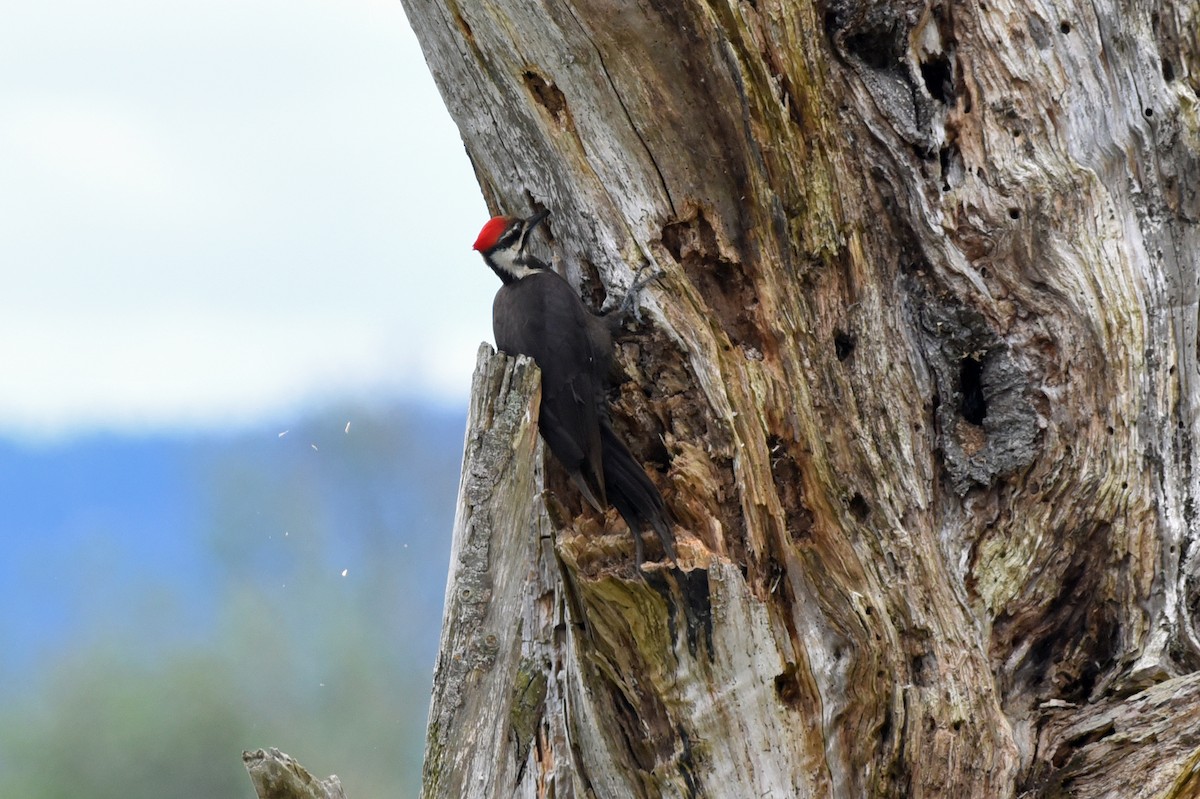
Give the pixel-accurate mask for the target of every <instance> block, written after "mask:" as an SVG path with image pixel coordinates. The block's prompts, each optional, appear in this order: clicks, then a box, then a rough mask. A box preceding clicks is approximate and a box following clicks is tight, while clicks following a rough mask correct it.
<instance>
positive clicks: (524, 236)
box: [518, 209, 550, 252]
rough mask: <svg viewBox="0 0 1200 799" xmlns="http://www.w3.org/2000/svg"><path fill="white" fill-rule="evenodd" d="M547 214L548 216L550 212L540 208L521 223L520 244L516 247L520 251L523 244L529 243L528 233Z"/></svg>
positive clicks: (522, 248)
mask: <svg viewBox="0 0 1200 799" xmlns="http://www.w3.org/2000/svg"><path fill="white" fill-rule="evenodd" d="M548 216H550V212H549V211H547V210H545V209H542V210H541V211H538V212H537V213H536V214H534V215H533V216H531V217H529V218H528V219H526V220H525V221H524V222H523V223H522V225H521V227H522V228H523V230H522V231H521V246H520V247H519V248H518V249H519V250H521V251H522V252H523V251H524V250H525V245H526V244H528V243H529V234H530V233H532V232H533V229H534V228H535V227H537V226H538V225H540V224H542V220H543V219H545V218H546V217H548Z"/></svg>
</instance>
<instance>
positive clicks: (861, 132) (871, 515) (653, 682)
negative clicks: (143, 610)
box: [404, 0, 1200, 797]
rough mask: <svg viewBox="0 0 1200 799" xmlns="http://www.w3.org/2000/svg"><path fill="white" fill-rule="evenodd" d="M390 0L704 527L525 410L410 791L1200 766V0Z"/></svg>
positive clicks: (480, 163)
mask: <svg viewBox="0 0 1200 799" xmlns="http://www.w3.org/2000/svg"><path fill="white" fill-rule="evenodd" d="M404 2H405V6H406V9H407V12H408V15H409V18H410V20H411V22H412V24H413V27H414V29H415V30H416V32H417V35H418V38H419V39H420V40H421V42H422V46H423V47H424V49H425V53H426V58H427V60H428V62H429V65H430V68H431V70H432V71H433V74H434V77H435V79H436V80H437V82H438V85H439V87H440V89H441V91H442V94H443V97H444V98H445V99H446V102H447V105H448V107H449V108H450V111H451V114H452V115H453V116H454V118H455V120H456V121H457V123H458V125H459V128H460V131H461V132H462V135H463V139H464V142H465V143H466V147H467V151H468V154H469V155H470V157H471V159H472V161H473V163H474V165H475V169H476V173H477V175H478V177H479V180H480V184H481V186H482V187H483V191H484V194H485V196H486V197H487V199H488V202H489V204H490V206H491V207H492V208H493V209H495V210H496V211H498V212H500V211H503V212H508V213H527V212H528V211H530V210H531V209H534V208H543V207H545V208H549V209H551V211H552V212H553V216H552V217H551V218H550V220H549V230H550V232H551V235H550V237H549V241H548V243H547V245H548V247H549V250H550V253H551V254H552V255H553V258H554V260H555V261H556V263H557V264H558V266H559V267H560V268H561V269H562V271H563V273H564V274H565V275H566V276H567V277H568V278H569V279H570V280H571V281H572V282H573V283H575V284H576V285H577V286H579V288H580V290H581V293H582V295H583V296H584V297H585V298H587V299H588V300H589V301H591V302H593V303H595V304H596V305H599V304H601V303H602V302H604V301H605V298H606V297H607V296H609V295H620V294H621V293H623V287H624V286H627V285H628V284H629V282H630V280H631V277H632V274H633V272H634V271H635V270H636V269H637V268H638V267H639V266H640V265H641V264H643V263H645V262H652V263H653V264H654V265H655V266H657V267H658V268H659V269H661V270H663V272H664V273H665V276H664V278H663V279H662V281H661V282H660V284H659V285H657V286H652V287H651V288H649V289H648V290H647V292H646V296H645V297H644V309H643V310H644V314H645V316H644V320H645V321H644V323H643V324H641V325H638V326H636V328H635V329H634V330H632V331H629V333H628V335H626V336H625V337H623V338H622V339H621V340H620V341H619V342H618V360H619V361H620V363H621V365H622V368H623V370H624V371H625V373H626V375H627V376H628V378H629V380H628V381H627V382H625V383H623V384H622V385H621V386H619V387H618V388H617V389H616V390H615V391H614V397H613V399H614V413H615V417H616V423H617V425H618V428H619V429H620V430H621V431H622V433H623V434H626V435H628V437H629V440H630V442H631V447H632V449H633V450H634V452H635V453H636V454H637V455H638V456H639V458H640V459H641V460H642V462H643V463H645V464H646V465H647V466H648V467H649V469H650V472H651V475H652V477H654V479H655V480H656V482H658V484H659V485H660V487H661V488H662V489H663V493H664V496H665V498H666V500H667V503H668V505H669V506H670V507H671V509H672V511H673V513H674V514H675V516H676V518H677V519H678V520H679V523H680V525H679V528H678V531H677V533H678V536H679V550H680V565H681V569H680V570H677V571H676V570H670V569H666V568H665V567H657V568H656V567H651V568H650V571H649V572H648V574H647V575H646V579H645V580H643V579H640V578H639V576H638V575H636V574H634V572H633V569H632V567H631V564H632V556H631V552H630V549H631V544H630V542H629V541H628V537H627V535H626V534H625V531H624V528H623V526H622V525H621V523H620V521H619V520H618V519H617V518H616V516H615V514H613V513H609V514H608V516H607V517H605V518H600V517H599V516H598V515H597V514H595V513H594V512H592V511H590V510H589V509H587V508H584V507H582V506H581V505H580V503H579V501H578V498H577V497H575V496H574V495H573V494H572V492H571V491H570V490H569V488H567V484H566V482H565V480H564V478H563V476H562V475H561V474H559V473H558V471H557V469H556V468H555V467H554V466H553V464H549V465H548V466H547V468H546V473H545V479H544V481H543V479H542V476H541V473H540V472H538V471H537V469H538V468H540V460H537V459H536V458H535V457H534V455H533V453H534V449H533V447H534V444H533V443H531V441H532V439H531V438H530V436H531V434H530V433H529V431H530V430H531V429H533V428H532V427H530V426H529V424H528V423H526V425H525V427H523V428H521V431H522V432H521V434H520V435H519V436H517V439H516V440H518V441H519V442H520V443H519V445H518V446H517V448H516V449H517V452H515V453H513V454H512V461H511V466H510V467H508V468H509V469H511V470H513V473H512V479H513V480H515V481H517V482H516V483H514V490H513V491H512V492H511V493H509V494H507V495H505V498H504V499H503V501H501V500H499V499H496V498H492V499H488V498H486V497H473V495H471V494H470V492H469V490H467V493H465V494H464V496H463V498H462V499H461V500H460V518H459V523H458V524H457V525H456V528H457V529H456V539H455V540H456V545H455V546H456V552H459V551H460V549H459V547H460V544H459V542H460V540H463V541H465V540H466V539H465V538H464V536H468V533H469V532H470V531H468V530H465V529H464V528H463V519H464V515H463V514H475V515H480V514H483V515H491V516H493V517H494V518H496V519H499V518H501V516H497V514H506V515H507V516H506V518H508V519H509V520H510V521H506V522H504V523H501V524H497V523H493V528H492V533H491V535H492V538H491V543H490V547H491V551H492V553H493V555H492V556H491V560H489V561H487V562H486V564H485V565H483V566H482V567H481V568H482V572H481V576H480V579H485V578H486V579H487V580H490V581H493V583H494V584H496V585H500V584H503V585H505V586H508V589H507V590H508V593H505V594H504V597H505V598H504V599H503V603H504V604H501V605H494V604H488V603H489V602H490V603H496V602H500V601H501V599H500V594H499V593H493V594H491V595H490V597H489V599H488V600H487V602H484V606H483V607H481V608H479V609H478V613H480V614H482V616H483V617H485V618H486V619H487V620H488V622H487V624H491V623H492V622H495V623H496V625H497V626H495V627H488V626H487V624H485V625H484V626H482V627H481V628H480V631H482V630H483V629H485V628H486V629H488V630H489V632H488V633H487V634H489V635H495V636H497V640H498V641H501V642H502V644H501V646H500V649H499V650H498V653H503V657H501V655H500V654H497V656H496V658H495V660H494V661H489V662H487V663H482V664H477V666H476V667H474V668H475V669H476V671H474V672H470V673H471V675H472V676H471V679H472V680H474V681H475V682H473V683H471V682H469V681H468V682H463V683H461V685H460V688H459V689H455V690H456V691H457V692H458V694H457V695H458V696H459V697H460V698H459V699H455V700H454V701H456V702H463V703H465V702H467V701H468V699H469V700H470V701H473V702H475V703H476V704H477V705H479V706H480V707H481V708H482V707H483V706H484V705H487V704H489V703H491V704H493V705H495V704H497V703H501V704H504V703H506V705H505V706H506V707H509V708H510V710H506V711H504V712H505V713H507V714H508V715H507V716H506V717H505V718H507V721H505V720H504V718H501V716H503V715H504V714H503V713H501V714H500V715H496V713H495V712H492V714H491V715H486V714H485V715H483V716H480V715H477V714H473V713H471V712H466V711H464V710H463V708H465V707H466V705H465V704H462V705H459V709H458V710H457V711H455V712H454V713H452V714H451V716H449V717H446V718H445V719H442V717H441V716H439V714H440V713H443V712H444V707H445V701H444V696H443V694H444V693H445V689H444V687H443V681H444V679H445V678H448V676H449V675H448V674H446V673H443V672H441V671H439V682H438V686H437V688H436V689H435V706H434V710H433V715H432V716H431V720H432V721H434V722H436V723H431V737H430V742H431V743H430V756H429V757H430V758H432V759H427V773H426V786H425V794H424V795H425V796H427V797H442V796H446V797H449V796H454V797H458V796H551V795H552V796H556V797H564V796H588V795H594V796H601V797H607V796H614V797H616V796H620V797H625V796H635V797H639V796H645V797H657V796H671V797H673V796H680V797H685V796H687V797H692V796H697V797H698V796H713V797H716V796H729V797H747V796H769V795H775V796H781V797H782V796H822V797H823V796H835V797H859V796H896V797H923V796H924V797H942V796H948V795H953V796H960V797H1005V796H1008V797H1014V796H1029V797H1043V796H1044V797H1051V796H1078V797H1101V796H1113V797H1117V796H1120V797H1142V796H1146V797H1149V796H1161V795H1169V796H1191V795H1197V790H1200V789H1198V787H1197V779H1196V777H1195V776H1194V773H1195V769H1196V766H1197V763H1198V762H1200V740H1197V739H1195V736H1194V735H1193V734H1192V732H1191V730H1193V729H1195V718H1194V714H1195V707H1196V702H1195V699H1194V697H1195V695H1196V690H1195V683H1194V673H1195V672H1197V670H1198V669H1200V626H1198V624H1197V613H1198V612H1200V559H1198V558H1200V548H1198V547H1197V546H1196V545H1195V544H1196V538H1197V519H1196V507H1195V502H1196V493H1197V477H1196V466H1197V462H1196V461H1197V453H1196V451H1195V446H1194V441H1195V437H1196V434H1197V432H1198V429H1197V414H1196V408H1197V402H1198V397H1200V393H1198V386H1197V336H1198V335H1200V330H1198V327H1197V312H1198V309H1200V303H1198V299H1200V292H1198V286H1200V283H1198V279H1200V103H1198V102H1197V97H1196V94H1197V90H1198V89H1200V34H1197V31H1198V30H1200V6H1198V5H1197V2H1196V0H1163V1H1162V2H1157V3H1155V2H1148V1H1146V0H1123V1H1118V2H1109V3H1107V4H1104V3H1099V4H1097V3H1095V2H1093V3H1080V2H1077V1H1076V0H1054V2H1053V3H1049V4H1048V3H1045V2H1042V3H1040V4H1033V3H1026V4H1021V2H1020V0H1000V2H991V0H989V2H986V3H984V2H974V3H968V4H966V5H964V4H944V3H938V2H929V3H926V2H916V1H915V0H893V2H886V3H885V2H879V1H878V0H874V1H873V0H822V2H817V3H807V2H805V3H799V4H796V3H784V2H779V0H742V2H727V1H726V0H720V1H718V2H713V1H712V0H708V1H707V2H701V1H700V0H684V1H683V2H677V3H666V2H656V1H655V0H640V1H639V2H631V1H630V2H617V3H614V2H611V0H605V2H597V0H564V2H554V3H547V4H545V5H542V4H540V3H530V2H526V0H490V1H489V2H487V3H482V2H478V1H477V0H444V2H434V1H433V0H404ZM479 279H481V280H486V279H489V276H487V275H486V274H485V273H484V270H482V268H481V270H480V278H479ZM481 368H484V369H496V368H499V367H496V366H488V365H486V364H485V365H483V366H481ZM487 385H491V384H490V383H488V382H487V381H484V382H482V383H477V389H476V394H475V395H474V398H473V402H474V403H475V404H477V405H478V404H479V403H483V402H487V401H490V400H489V399H488V396H486V395H485V396H480V394H479V392H480V391H485V392H486V391H487V390H490V389H486V388H485V386H487ZM530 396H532V395H530ZM530 401H531V400H530ZM513 435H516V433H515V432H514V433H513ZM470 458H471V453H470V451H468V461H470ZM522 458H529V460H528V461H524V460H522ZM530 470H533V471H530ZM518 475H519V476H518ZM543 484H544V485H546V486H548V487H549V489H550V492H549V493H548V494H542V493H541V492H540V491H539V486H541V485H543ZM534 530H536V531H537V532H536V534H534V533H533V532H531V531H534ZM472 534H477V533H472ZM551 541H553V542H554V547H553V548H551V547H550V546H548V543H549V542H551ZM536 542H543V544H542V545H538V544H537V543H536ZM464 545H465V544H464ZM501 553H503V554H501ZM456 562H457V561H456ZM456 568H459V572H456V573H455V574H452V575H451V583H450V586H449V588H448V596H451V595H453V594H454V592H455V586H456V584H457V582H458V581H459V580H460V579H462V577H463V576H464V575H465V574H467V573H468V572H464V571H462V567H456ZM505 569H508V570H510V571H504V570H505ZM457 613H458V612H457V611H454V612H451V611H450V610H448V615H447V623H448V625H450V626H449V627H448V628H447V630H448V632H447V637H446V638H444V641H443V654H442V658H443V660H445V659H446V658H447V657H448V654H447V653H448V652H449V651H453V647H454V646H456V645H461V641H460V642H459V644H456V643H455V641H456V640H457V639H456V636H455V634H454V632H453V630H452V629H451V628H452V627H453V625H454V624H456V623H458V619H459V617H458V615H457ZM477 634H478V633H472V635H477ZM468 637H469V636H468ZM518 640H519V646H518V644H517V643H516V642H517V641H518ZM485 687H486V691H484V688H485ZM471 690H475V691H476V692H477V693H476V694H472V693H471ZM504 697H507V699H504ZM495 710H496V708H492V711H495ZM480 712H482V711H480ZM484 719H486V720H487V726H486V732H479V733H476V732H475V729H476V725H477V724H479V723H480V721H481V720H484ZM446 724H450V725H451V726H452V729H448V728H447V727H446V726H445V725H446ZM1106 731H1110V732H1106ZM482 741H487V742H488V746H489V747H491V748H490V749H487V751H484V750H483V749H481V748H479V747H480V746H481V745H482V744H481V742H482ZM447 747H449V748H451V749H455V748H457V749H460V750H461V751H453V752H451V751H448V749H447ZM430 763H433V764H434V768H433V770H432V772H431V771H430V768H431V766H430ZM438 764H440V765H438ZM451 764H453V766H451ZM465 764H469V766H467V765H465ZM460 767H461V768H467V769H469V770H468V771H464V772H463V773H462V774H461V775H460V776H458V777H455V778H454V779H458V780H459V782H457V783H454V786H455V788H456V789H461V790H462V791H463V792H461V793H458V792H454V791H450V790H448V788H447V787H446V786H448V785H450V784H451V783H449V782H447V780H448V779H450V775H451V772H452V771H453V770H454V769H458V768H460ZM1131 769H1136V771H1131ZM467 777H470V780H467ZM463 781H468V782H471V784H470V785H465V784H464V782H463ZM476 781H478V782H480V783H481V785H480V786H475V782H476ZM482 783H486V789H485V788H484V787H483V786H482Z"/></svg>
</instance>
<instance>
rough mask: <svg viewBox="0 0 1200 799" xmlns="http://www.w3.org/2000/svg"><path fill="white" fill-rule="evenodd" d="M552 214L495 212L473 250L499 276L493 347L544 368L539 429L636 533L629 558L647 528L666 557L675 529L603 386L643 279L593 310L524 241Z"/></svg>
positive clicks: (571, 470) (586, 494)
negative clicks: (612, 305) (623, 297)
mask: <svg viewBox="0 0 1200 799" xmlns="http://www.w3.org/2000/svg"><path fill="white" fill-rule="evenodd" d="M547 216H549V211H546V210H542V211H538V212H537V213H535V214H533V215H532V216H529V217H526V218H521V217H517V216H496V217H492V218H491V219H490V220H488V222H487V223H486V224H485V225H484V226H483V229H482V230H480V232H479V237H478V238H477V239H476V240H475V244H474V249H475V250H476V251H477V252H479V254H480V255H482V256H483V260H484V262H485V263H486V264H487V265H488V266H489V267H491V269H492V271H493V272H495V273H496V275H497V276H498V277H499V278H500V281H501V283H502V284H503V285H501V286H500V289H499V291H497V292H496V299H495V301H494V302H493V303H492V332H493V334H494V335H495V337H496V348H497V349H499V350H500V351H501V352H505V353H507V354H509V355H514V356H515V355H526V356H528V357H530V358H532V359H533V361H534V363H536V364H537V365H538V369H540V370H541V373H542V400H541V405H540V408H539V412H538V431H539V432H540V433H541V436H542V439H543V440H544V441H545V442H546V446H547V447H549V449H550V452H551V454H553V455H554V457H555V459H556V460H557V461H558V462H559V463H560V464H562V466H563V468H564V469H565V470H566V472H567V475H568V476H569V477H570V480H571V483H572V484H573V485H575V487H576V488H577V489H578V490H579V493H580V494H581V495H582V496H583V498H584V499H585V500H586V501H587V503H588V504H589V505H591V506H592V507H593V508H595V509H596V511H597V512H599V513H601V514H603V513H604V512H605V509H606V508H607V506H608V503H610V502H611V503H612V506H613V507H615V508H616V509H617V512H618V513H619V514H620V515H621V518H622V519H624V520H625V523H626V524H627V525H628V526H629V531H630V533H631V534H632V535H633V541H634V567H635V568H636V569H637V570H638V571H639V572H640V571H641V569H642V564H643V562H644V557H645V555H644V545H643V542H642V533H643V531H645V530H646V529H647V528H648V529H651V530H653V531H654V533H655V534H656V535H657V537H658V539H659V541H660V542H661V543H662V547H663V551H664V552H665V553H666V555H667V557H668V558H669V559H670V561H671V563H672V564H677V559H676V556H675V535H674V532H673V529H672V527H673V520H672V518H671V515H670V511H669V510H668V509H667V507H666V504H665V503H664V502H663V498H662V494H660V493H659V491H658V488H657V487H656V486H655V485H654V483H653V482H652V481H651V480H650V477H649V476H648V475H647V474H646V471H645V469H643V468H642V466H641V464H640V463H638V461H637V459H636V458H634V456H633V453H632V452H630V451H629V447H628V446H626V444H625V442H624V441H623V440H622V439H621V437H620V436H618V435H617V433H616V431H615V430H613V426H612V421H611V419H610V417H609V408H608V400H607V391H608V389H609V377H610V374H611V372H612V369H613V339H612V337H613V331H614V330H616V329H617V328H619V327H620V325H621V323H622V321H623V317H624V314H625V311H626V306H627V305H628V299H629V298H631V297H632V296H634V294H635V293H636V291H637V290H639V289H640V288H641V285H639V284H638V283H636V282H635V284H634V286H633V287H632V288H631V289H630V292H629V294H628V295H627V302H626V303H623V304H622V307H621V309H619V310H618V311H615V312H609V313H607V314H603V315H600V314H596V313H593V312H592V311H591V310H589V309H588V308H587V306H585V305H584V304H583V301H582V300H581V299H580V298H579V295H578V294H577V293H576V292H575V290H574V289H573V288H571V284H570V283H568V282H567V281H566V280H565V279H564V278H563V277H562V276H561V275H559V274H558V273H557V272H555V271H554V270H553V269H551V268H550V266H549V265H548V264H546V263H545V262H543V261H541V260H539V259H538V258H537V257H535V256H534V255H533V254H532V253H530V252H529V251H528V250H527V247H528V245H529V242H530V237H531V233H532V232H533V230H534V229H535V228H536V227H537V226H538V225H539V224H541V223H542V221H543V220H545V219H546V217H547Z"/></svg>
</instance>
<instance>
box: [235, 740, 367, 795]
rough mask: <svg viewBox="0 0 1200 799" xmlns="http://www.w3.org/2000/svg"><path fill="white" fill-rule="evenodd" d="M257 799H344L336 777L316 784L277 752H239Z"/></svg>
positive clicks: (294, 763) (287, 756)
mask: <svg viewBox="0 0 1200 799" xmlns="http://www.w3.org/2000/svg"><path fill="white" fill-rule="evenodd" d="M242 763H244V764H245V766H246V771H247V772H249V774H250V782H251V783H252V784H253V785H254V793H255V794H257V796H258V799H346V794H345V793H344V792H343V791H342V783H341V781H340V780H339V779H338V778H337V775H333V776H330V777H329V778H327V779H324V780H319V779H317V778H316V777H314V776H313V775H311V774H309V773H308V771H307V770H306V769H305V768H304V766H302V765H300V764H299V763H297V762H296V761H295V760H294V759H292V757H291V755H288V754H285V753H283V752H280V751H279V750H278V749H257V750H255V751H253V752H242Z"/></svg>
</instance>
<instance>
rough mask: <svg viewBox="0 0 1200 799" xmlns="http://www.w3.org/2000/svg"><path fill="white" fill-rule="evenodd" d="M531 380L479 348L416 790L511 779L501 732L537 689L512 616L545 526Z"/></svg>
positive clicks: (527, 588) (526, 603) (485, 787)
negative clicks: (419, 786)
mask: <svg viewBox="0 0 1200 799" xmlns="http://www.w3.org/2000/svg"><path fill="white" fill-rule="evenodd" d="M539 387H540V381H539V376H538V371H537V367H536V366H534V365H533V362H532V361H530V360H529V359H527V358H521V359H520V360H518V361H513V360H511V359H509V358H507V357H504V356H497V355H495V354H494V353H493V351H492V349H491V347H488V346H487V345H484V346H482V347H480V349H479V357H478V361H477V364H476V369H475V378H474V381H473V385H472V391H471V409H470V413H469V415H468V418H467V434H466V441H465V446H464V454H463V469H462V480H461V483H460V488H459V499H458V510H457V513H456V515H455V520H454V539H453V542H452V544H451V551H450V576H449V579H448V581H447V584H446V604H445V611H444V620H443V624H442V641H441V648H440V652H439V655H438V661H437V666H436V667H435V670H434V692H433V699H432V703H431V706H430V711H429V731H428V735H427V742H426V751H425V766H424V778H423V784H424V789H423V794H422V795H423V796H430V797H433V796H455V797H472V796H494V795H497V792H498V790H499V789H498V787H497V786H501V785H503V786H507V785H509V784H511V783H512V782H514V781H515V780H514V777H513V770H514V769H516V768H517V766H519V765H520V763H519V762H517V761H516V759H515V758H514V757H512V755H511V754H510V753H509V752H510V746H509V743H508V739H509V736H510V734H513V735H519V732H518V730H519V729H521V728H522V721H521V720H522V718H523V717H525V716H532V715H533V714H535V713H536V712H537V706H538V701H537V698H536V697H537V695H538V694H539V692H544V687H540V686H544V682H545V675H544V674H543V673H542V672H541V670H540V669H537V670H530V669H528V668H526V667H524V665H523V663H522V662H521V659H520V657H521V642H522V637H523V631H522V616H523V614H526V613H528V611H529V609H530V607H531V605H532V603H533V601H534V600H535V599H536V595H531V593H530V592H531V590H532V589H533V588H534V587H535V586H534V582H535V580H534V577H535V576H536V575H535V573H534V571H533V567H534V564H535V562H536V558H537V553H538V551H539V549H540V547H541V537H542V535H543V534H544V532H543V531H544V529H545V526H544V523H543V518H542V517H544V513H542V514H540V515H539V513H538V511H537V506H536V505H535V503H534V502H533V501H532V500H533V498H534V497H535V496H536V485H537V477H538V471H539V469H538V468H537V467H536V465H535V464H536V460H535V458H534V455H535V453H537V452H538V451H539V445H538V437H537V403H538V398H539V397H540V396H541V394H540V391H539ZM539 687H540V691H539ZM530 704H531V705H532V706H530V707H526V705H530ZM526 726H530V727H531V725H526ZM510 730H512V732H511V733H510ZM527 738H528V735H527V736H526V739H527ZM525 746H526V747H527V746H528V744H527V743H526V744H525Z"/></svg>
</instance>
